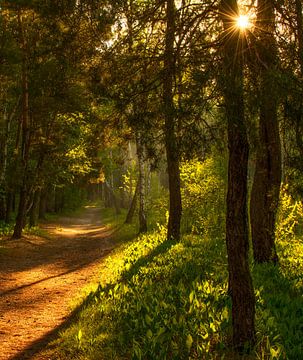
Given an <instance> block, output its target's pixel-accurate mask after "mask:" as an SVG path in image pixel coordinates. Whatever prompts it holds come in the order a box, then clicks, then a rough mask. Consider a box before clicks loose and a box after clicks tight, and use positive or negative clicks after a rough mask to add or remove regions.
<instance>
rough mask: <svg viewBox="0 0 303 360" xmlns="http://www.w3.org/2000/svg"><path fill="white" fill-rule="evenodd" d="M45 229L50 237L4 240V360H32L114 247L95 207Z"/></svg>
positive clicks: (0, 310) (0, 332) (0, 336)
mask: <svg viewBox="0 0 303 360" xmlns="http://www.w3.org/2000/svg"><path fill="white" fill-rule="evenodd" d="M44 227H45V228H46V229H47V231H48V232H49V233H50V236H49V237H48V238H42V237H38V236H27V237H24V238H22V239H21V240H14V241H12V240H6V241H5V242H4V243H3V242H1V246H4V251H1V252H0V360H9V359H10V360H17V359H32V358H33V354H35V353H37V351H38V350H39V349H40V348H41V347H43V344H45V343H46V342H47V341H48V340H49V339H50V337H51V336H53V334H54V333H56V331H57V330H58V329H59V328H60V327H61V326H62V325H63V324H64V322H66V321H67V319H68V317H69V315H70V313H71V309H70V301H71V299H72V298H73V297H74V296H76V295H77V293H78V292H79V290H81V288H82V287H84V286H85V285H87V284H88V283H89V282H91V281H92V280H93V279H94V278H95V279H96V278H97V276H98V272H99V271H100V260H101V259H102V258H104V256H105V255H107V254H108V253H109V252H110V251H111V250H112V248H113V246H114V244H113V240H111V238H110V236H109V235H110V232H109V230H107V229H106V228H105V227H104V226H102V223H101V220H100V209H98V208H95V207H87V208H86V209H85V212H84V213H83V214H82V215H81V217H78V218H62V219H60V221H59V222H57V223H50V224H47V225H45V226H44ZM41 356H42V355H41ZM35 359H43V357H39V355H38V357H37V355H36V357H35Z"/></svg>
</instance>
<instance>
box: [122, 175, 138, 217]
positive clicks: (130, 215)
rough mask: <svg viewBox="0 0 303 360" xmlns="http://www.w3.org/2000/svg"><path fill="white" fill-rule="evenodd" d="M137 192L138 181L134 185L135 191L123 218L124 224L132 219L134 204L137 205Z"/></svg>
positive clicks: (134, 209)
mask: <svg viewBox="0 0 303 360" xmlns="http://www.w3.org/2000/svg"><path fill="white" fill-rule="evenodd" d="M138 194H139V182H137V185H136V189H135V193H134V196H133V198H132V201H131V204H130V207H129V210H128V213H127V216H126V219H125V224H131V223H132V221H133V217H134V214H135V211H136V206H137V201H138Z"/></svg>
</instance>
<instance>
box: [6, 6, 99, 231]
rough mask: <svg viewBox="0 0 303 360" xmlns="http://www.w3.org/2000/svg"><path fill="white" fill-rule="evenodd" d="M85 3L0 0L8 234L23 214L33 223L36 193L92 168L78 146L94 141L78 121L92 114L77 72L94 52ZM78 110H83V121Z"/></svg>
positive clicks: (18, 225) (88, 153) (19, 226)
mask: <svg viewBox="0 0 303 360" xmlns="http://www.w3.org/2000/svg"><path fill="white" fill-rule="evenodd" d="M84 5H85V4H84V2H81V4H80V3H79V4H76V3H74V4H73V5H71V4H69V6H65V5H64V4H63V3H60V4H59V6H58V7H57V8H56V9H54V8H53V5H51V3H50V2H48V1H44V2H43V3H41V4H37V3H36V2H31V1H29V2H27V3H26V4H25V3H24V2H19V1H16V2H14V3H11V2H6V1H3V2H1V9H0V11H1V23H2V25H3V26H2V27H1V41H2V43H1V46H2V47H3V49H5V51H3V53H2V59H1V80H3V81H2V88H1V98H0V102H1V103H0V108H1V114H0V124H1V126H0V137H1V139H2V138H3V140H4V139H5V141H3V142H1V149H0V159H1V166H0V188H1V191H0V194H1V196H0V216H1V219H3V220H6V221H9V218H10V213H11V206H12V201H11V200H12V199H15V200H16V201H17V203H18V206H17V214H16V224H15V230H14V234H13V237H14V238H20V236H21V233H22V230H23V228H24V226H25V223H26V218H27V215H28V214H29V213H30V214H31V221H30V223H31V225H34V223H35V222H36V221H35V217H36V213H37V209H38V207H39V206H38V204H37V202H39V201H40V200H39V198H40V196H39V194H40V193H43V192H45V191H48V192H49V193H51V192H52V189H54V188H55V187H56V186H61V187H64V185H66V184H68V183H71V182H72V181H74V179H72V178H73V176H74V175H75V173H77V172H78V174H79V173H81V174H82V175H83V174H85V173H88V172H89V171H90V169H91V167H90V166H89V165H88V163H89V162H91V163H92V161H90V160H88V156H93V154H92V151H87V149H86V148H85V147H86V145H87V143H88V141H89V140H93V138H92V137H90V138H89V136H86V135H87V134H88V133H89V130H88V124H87V128H86V130H85V131H84V127H85V125H84V123H85V122H86V121H89V120H90V119H91V118H92V117H91V115H90V114H89V113H90V110H89V109H88V96H87V89H86V88H85V86H84V81H83V79H82V80H81V75H80V74H81V73H82V74H83V64H84V63H85V59H87V58H88V56H89V57H90V56H91V53H92V52H94V51H96V49H95V47H94V45H93V47H90V46H89V45H91V44H95V42H93V41H90V38H89V37H87V36H88V35H89V25H90V23H89V21H88V18H87V13H83V12H81V11H82V10H83V7H85V6H84ZM80 29H82V30H81V31H80ZM83 29H85V30H83ZM85 37H86V39H87V44H86V48H83V46H82V43H83V41H85ZM76 74H77V76H76ZM82 76H83V75H82ZM85 91H86V93H85ZM81 113H82V114H83V113H86V120H84V119H83V118H81V116H82V115H80V114H81ZM76 118H77V120H76ZM73 121H75V122H74V123H73V124H71V123H72V122H73ZM69 125H72V126H73V127H74V128H73V132H71V131H70V130H71V128H69V130H68V131H67V133H66V134H68V135H69V138H68V139H67V138H66V137H65V135H66V134H64V130H66V129H67V127H68V126H69ZM77 130H79V131H77ZM82 130H83V132H82ZM84 134H85V136H84ZM79 137H81V139H80V138H79ZM76 143H77V144H76ZM91 147H92V148H95V147H96V146H91ZM84 158H86V160H85V159H84ZM76 162H77V165H75V163H76ZM67 173H68V175H67ZM50 176H51V177H50ZM50 189H51V190H50ZM42 198H43V196H42ZM41 201H42V200H41Z"/></svg>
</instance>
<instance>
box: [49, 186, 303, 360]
mask: <svg viewBox="0 0 303 360" xmlns="http://www.w3.org/2000/svg"><path fill="white" fill-rule="evenodd" d="M210 193H211V194H212V192H210ZM219 210H220V211H222V209H219ZM223 211H224V210H223ZM200 214H202V212H200ZM302 215H303V214H302V204H301V203H297V202H295V201H293V200H292V199H291V197H290V196H289V195H288V193H287V189H282V193H281V204H280V210H279V215H278V221H277V224H278V226H277V248H278V254H279V258H280V263H279V266H273V265H253V262H251V263H252V274H253V281H254V287H255V295H256V330H257V344H256V347H255V350H254V351H253V352H252V353H251V354H249V355H243V356H242V357H241V356H239V355H236V354H235V353H234V352H233V351H232V348H231V335H232V325H231V320H230V310H231V304H230V300H229V297H228V296H227V277H228V274H227V261H226V252H225V242H224V234H223V233H222V232H221V233H220V232H219V231H218V232H217V236H214V231H211V232H207V231H205V228H203V232H202V235H201V234H198V235H195V234H193V233H191V234H187V235H184V236H183V237H182V240H181V241H180V242H178V243H176V242H173V241H167V240H166V238H165V234H166V229H165V227H164V226H163V225H159V226H158V228H157V229H154V230H152V231H150V232H149V233H148V234H145V235H142V236H140V237H137V238H134V239H133V240H130V238H131V237H132V234H134V233H135V227H132V226H128V227H125V226H123V227H121V228H120V229H119V231H118V232H117V234H116V236H117V238H119V237H122V238H125V239H126V238H127V239H128V242H125V243H124V244H122V245H121V246H120V247H119V248H118V249H117V250H116V252H115V253H114V254H113V255H111V256H110V257H109V258H108V259H107V262H106V264H105V267H106V271H105V272H103V273H102V274H101V275H100V284H99V285H98V287H97V288H96V289H95V290H94V291H91V292H90V293H89V294H88V296H87V298H86V299H85V301H84V302H83V304H82V306H81V310H80V312H79V314H78V319H77V321H75V322H73V324H72V325H71V326H70V327H69V328H68V329H67V330H66V331H64V332H62V333H61V335H60V337H59V339H58V340H57V341H56V343H55V346H56V354H57V355H56V356H57V358H58V359H79V360H80V359H82V360H84V359H86V360H90V359H91V360H93V359H100V360H102V359H104V360H105V359H106V360H107V359H117V360H118V359H138V360H140V359H142V360H143V359H146V360H148V359H150V360H165V359H176V360H177V359H180V360H182V359H238V358H241V359H257V360H270V359H290V360H297V359H301V358H302V354H303V348H302V338H303V325H302V324H303V300H302V299H303V297H302V296H303V290H302V289H303V288H302V286H303V277H302V274H303V243H302V239H301V233H302V231H301V229H302V218H303V216H302ZM108 216H109V217H108V220H109V222H110V213H108ZM205 216H211V213H210V214H209V213H208V214H205ZM217 219H218V217H217ZM118 220H119V219H117V218H116V219H114V222H115V223H117V221H118ZM120 220H121V219H120ZM208 221H209V219H206V221H205V223H207V222H208ZM192 223H193V222H192ZM217 229H220V226H217ZM195 231H196V229H195Z"/></svg>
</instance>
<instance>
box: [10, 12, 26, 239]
mask: <svg viewBox="0 0 303 360" xmlns="http://www.w3.org/2000/svg"><path fill="white" fill-rule="evenodd" d="M18 22H19V28H20V45H21V49H22V53H23V59H22V117H21V122H22V124H21V129H22V147H21V151H22V152H21V163H22V184H21V190H20V198H19V206H18V213H17V218H16V224H15V228H14V233H13V239H19V238H21V235H22V229H23V227H24V225H25V217H26V210H27V200H28V198H29V194H28V191H29V187H28V179H27V177H28V174H27V168H28V160H29V149H30V133H29V85H28V55H27V43H26V39H25V32H24V28H23V20H22V15H21V11H20V10H19V13H18Z"/></svg>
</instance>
